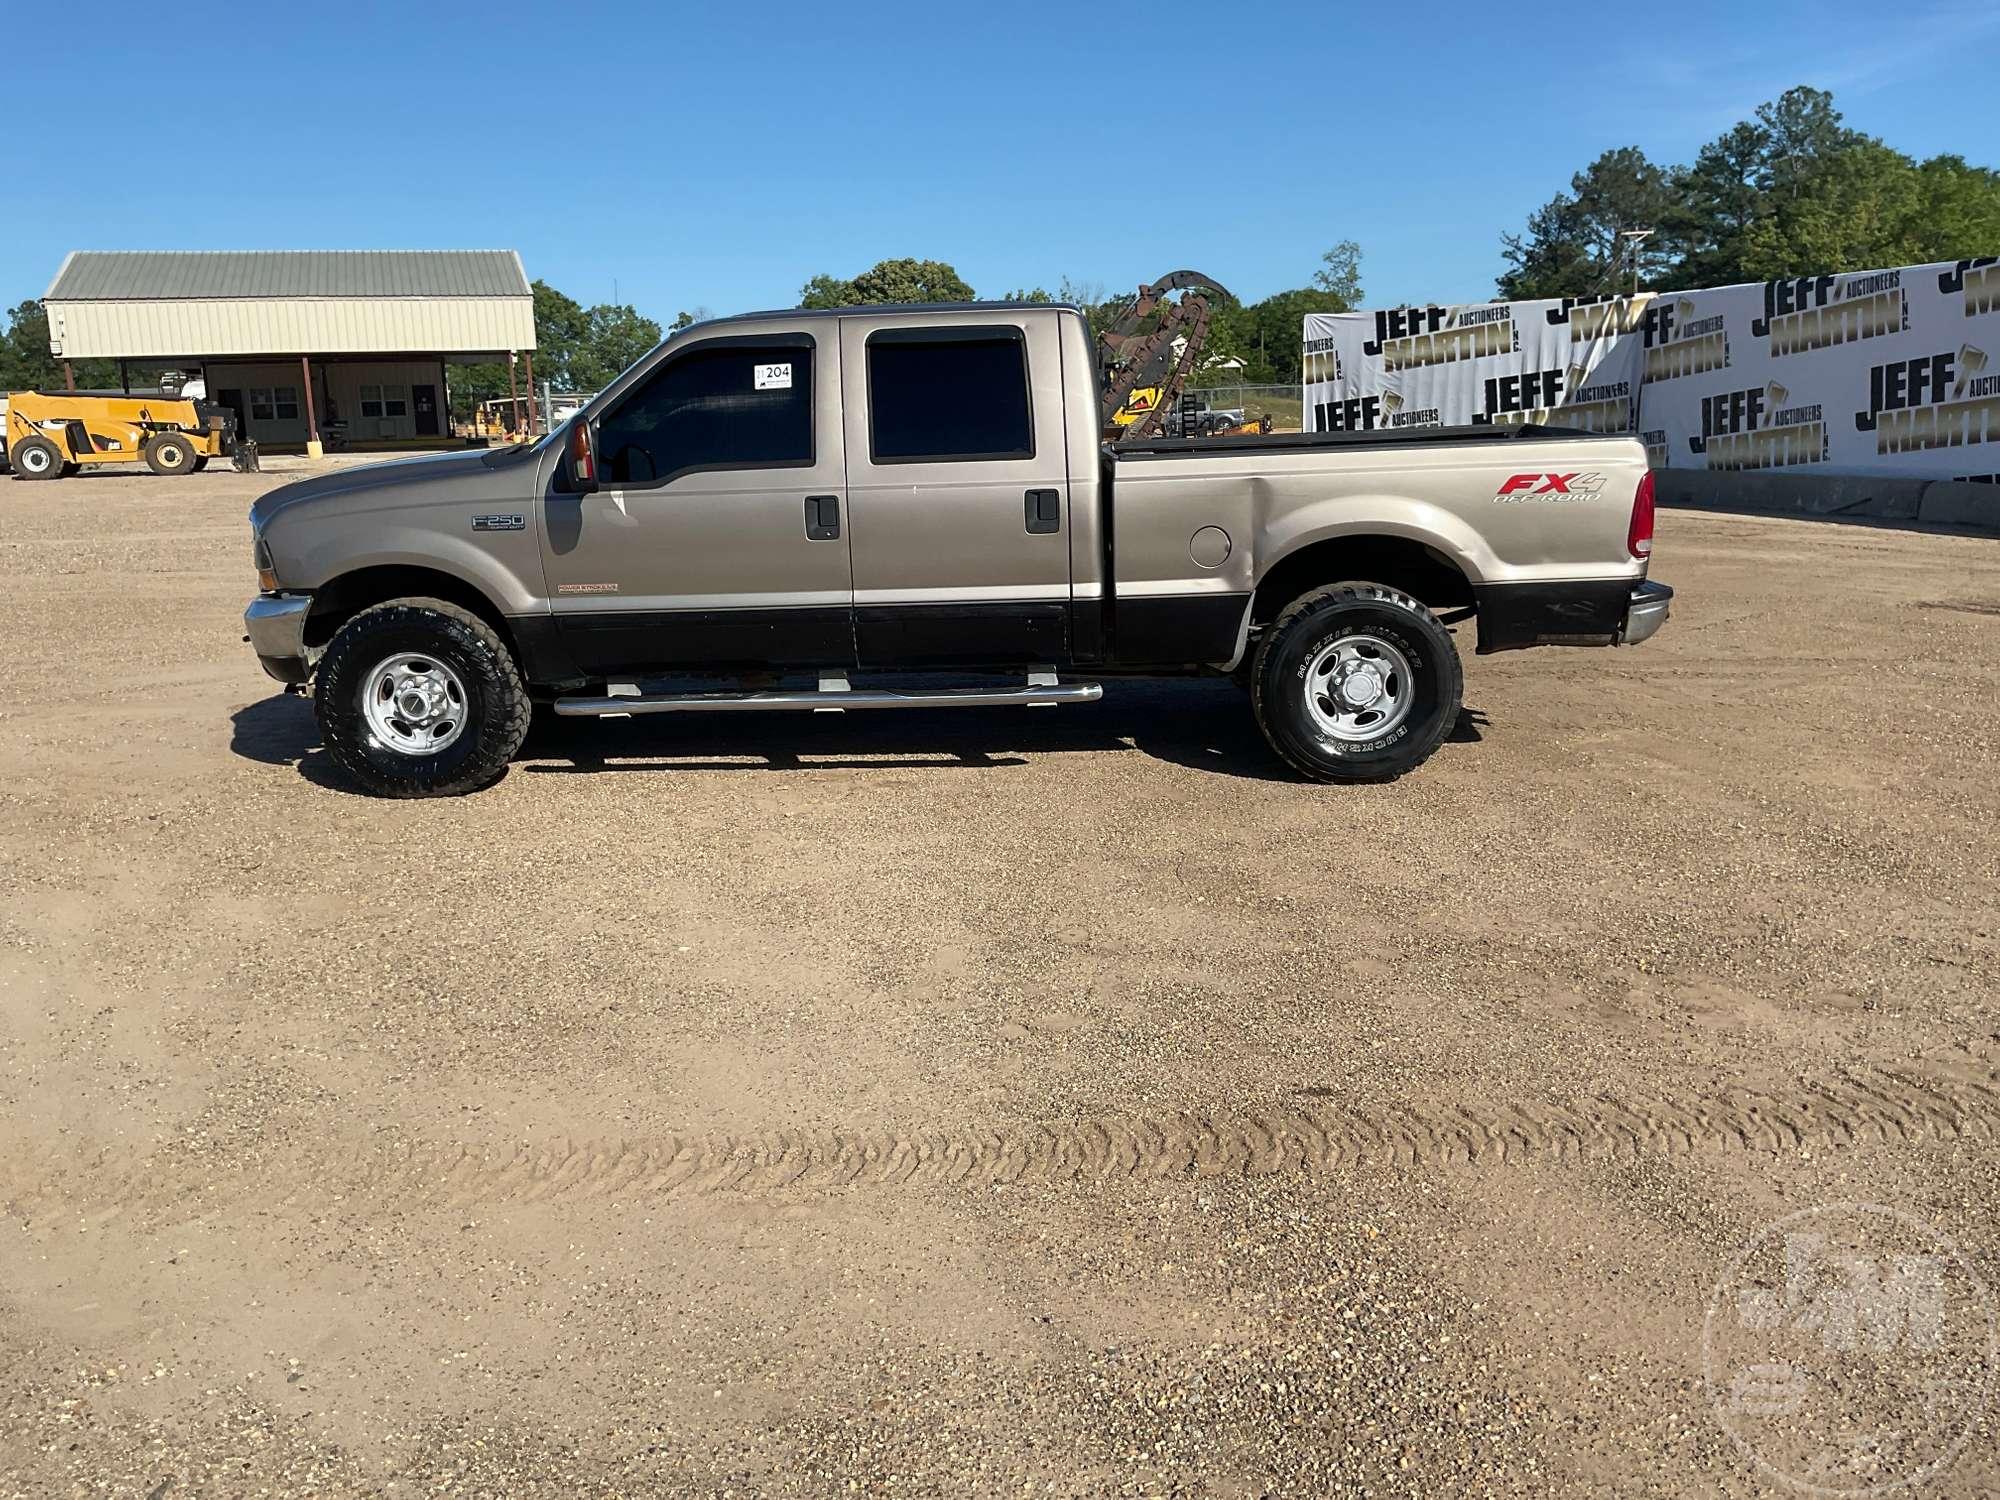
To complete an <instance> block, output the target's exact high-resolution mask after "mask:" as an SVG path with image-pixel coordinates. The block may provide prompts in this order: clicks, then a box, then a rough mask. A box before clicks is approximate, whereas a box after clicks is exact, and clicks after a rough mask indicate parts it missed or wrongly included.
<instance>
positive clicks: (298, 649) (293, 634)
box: [243, 594, 313, 685]
mask: <svg viewBox="0 0 2000 1500" xmlns="http://www.w3.org/2000/svg"><path fill="white" fill-rule="evenodd" d="M311 609H312V596H311V595H309V594H259V595H258V596H257V597H256V598H255V599H252V600H251V601H250V607H249V608H248V609H246V610H244V611H243V629H244V631H245V636H244V638H245V639H246V640H248V641H249V642H250V649H251V650H253V651H255V652H256V653H257V660H258V662H259V663H260V664H261V665H262V666H263V668H264V670H265V671H266V672H267V673H269V674H270V675H271V676H273V677H275V678H277V680H278V681H280V682H282V683H286V684H287V685H292V684H297V683H301V682H304V681H305V680H306V679H307V678H308V677H310V676H312V669H313V662H312V657H311V656H309V655H308V654H307V652H306V614H307V613H308V611H310V610H311Z"/></svg>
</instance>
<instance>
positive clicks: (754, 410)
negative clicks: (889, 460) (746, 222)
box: [543, 323, 854, 676]
mask: <svg viewBox="0 0 2000 1500" xmlns="http://www.w3.org/2000/svg"><path fill="white" fill-rule="evenodd" d="M594 425H595V428H596V452H597V463H598V476H599V482H600V484H601V486H602V488H600V489H599V490H598V491H597V492H596V493H595V494H590V495H581V496H578V495H565V494H561V493H554V494H551V495H550V496H549V498H548V501H547V507H546V513H545V520H546V522H547V524H546V525H545V526H544V528H543V548H544V564H545V569H546V572H547V577H548V586H549V592H550V595H551V603H552V605H553V608H554V611H555V615H556V619H557V622H558V624H559V626H560V628H561V630H562V633H563V637H564V640H565V642H566V643H567V644H568V646H569V648H570V651H571V653H572V654H573V656H574V657H575V659H576V662H577V665H578V666H579V667H581V668H582V669H583V670H584V671H586V672H588V673H591V674H593V675H605V676H615V675H619V674H624V673H631V674H635V675H636V674H640V673H644V672H647V671H671V670H673V669H676V668H693V667H703V668H717V669H728V670H735V671H743V670H757V669H779V668H786V667H808V666H850V665H852V664H853V660H854V635H853V621H852V605H853V587H854V584H853V573H852V568H851V565H850V563H849V560H848V526H847V492H846V484H845V478H844V466H843V457H842V439H841V430H840V351H839V349H838V348H837V347H835V345H834V341H833V340H832V339H831V338H827V339H824V340H820V339H815V338H814V336H813V335H812V334H811V333H810V332H808V331H806V330H805V327H804V326H803V325H801V326H800V327H797V328H787V327H785V325H784V324H782V323H777V324H773V325H772V326H771V327H770V328H769V329H768V330H759V331H757V332H754V333H748V334H742V335H733V336H727V337H718V338H708V339H701V340H699V341H696V342H692V343H687V344H683V345H680V346H677V347H675V348H673V349H671V350H669V351H668V352H667V353H666V354H665V355H664V357H663V358H662V359H661V360H660V361H659V362H658V363H656V364H654V365H653V366H652V367H650V368H649V369H648V370H646V371H645V372H644V373H643V374H641V375H640V376H639V377H638V378H637V379H636V380H635V381H634V382H633V384H632V385H631V386H630V387H628V388H627V389H626V390H625V391H623V392H622V393H620V394H619V395H618V396H617V397H615V398H614V399H613V400H612V402H611V403H610V404H609V405H608V406H607V407H606V408H605V409H604V410H603V411H602V412H601V413H600V414H599V415H598V416H597V418H596V419H595V423H594Z"/></svg>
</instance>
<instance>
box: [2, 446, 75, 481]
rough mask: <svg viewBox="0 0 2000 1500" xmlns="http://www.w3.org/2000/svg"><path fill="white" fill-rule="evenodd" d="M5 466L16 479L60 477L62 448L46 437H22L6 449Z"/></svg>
mask: <svg viewBox="0 0 2000 1500" xmlns="http://www.w3.org/2000/svg"><path fill="white" fill-rule="evenodd" d="M7 467H8V468H10V469H12V470H13V471H14V477H15V478H16V479H60V478H61V477H62V472H63V456H62V449H60V448H58V447H57V446H56V445H55V444H54V443H52V442H50V441H49V440H48V439H47V438H43V437H31V438H22V439H21V441H20V442H18V443H16V444H14V446H13V447H11V448H9V449H8V450H7Z"/></svg>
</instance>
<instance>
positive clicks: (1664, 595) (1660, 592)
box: [1618, 579, 1674, 646]
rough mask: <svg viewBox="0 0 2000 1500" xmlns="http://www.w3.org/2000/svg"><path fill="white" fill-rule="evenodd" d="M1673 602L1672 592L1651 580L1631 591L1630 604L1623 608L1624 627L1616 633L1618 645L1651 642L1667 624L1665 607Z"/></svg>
mask: <svg viewBox="0 0 2000 1500" xmlns="http://www.w3.org/2000/svg"><path fill="white" fill-rule="evenodd" d="M1673 602H1674V591H1673V590H1672V589H1670V588H1668V587H1667V586H1666V585H1665V584H1664V583H1654V582H1653V581H1652V580H1651V579H1648V580H1647V581H1646V582H1644V583H1642V584H1640V585H1639V586H1638V587H1637V588H1635V589H1634V590H1632V602H1631V603H1630V604H1628V605H1626V606H1625V625H1624V628H1622V629H1621V630H1620V631H1619V632H1618V644H1619V645H1621V646H1636V645H1638V644H1639V642H1641V641H1649V640H1651V639H1652V638H1653V636H1654V635H1655V634H1657V633H1658V631H1659V628H1660V627H1661V626H1662V625H1664V624H1666V623H1667V607H1668V606H1669V605H1671V604H1672V603H1673Z"/></svg>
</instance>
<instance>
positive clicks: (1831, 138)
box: [1499, 88, 2000, 297]
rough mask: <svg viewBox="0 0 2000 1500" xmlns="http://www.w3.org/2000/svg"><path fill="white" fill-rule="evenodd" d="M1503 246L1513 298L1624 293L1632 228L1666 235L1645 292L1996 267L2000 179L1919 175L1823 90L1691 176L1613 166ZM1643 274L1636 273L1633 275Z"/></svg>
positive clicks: (1800, 94) (1639, 159) (1765, 114)
mask: <svg viewBox="0 0 2000 1500" xmlns="http://www.w3.org/2000/svg"><path fill="white" fill-rule="evenodd" d="M1570 187H1571V190H1570V191H1569V192H1568V193H1562V194H1558V195H1557V196H1556V197H1555V198H1554V199H1552V200H1551V201H1550V202H1548V203H1546V204H1544V205H1543V206H1542V207H1541V208H1539V209H1536V210H1535V212H1534V213H1532V214H1531V215H1529V217H1528V223H1527V227H1526V232H1525V233H1523V234H1519V235H1513V234H1508V235H1503V236H1501V245H1502V251H1501V253H1502V257H1503V258H1504V259H1505V260H1506V262H1507V270H1506V271H1504V272H1503V273H1502V274H1501V276H1500V278H1499V289H1500V294H1501V295H1502V296H1503V297H1557V296H1579V297H1581V296H1590V295H1593V294H1595V293H1600V292H1606V291H1611V290H1614V289H1615V288H1616V286H1618V285H1619V284H1621V283H1622V280H1623V277H1622V276H1621V275H1620V271H1621V269H1623V268H1628V267H1629V261H1621V260H1619V259H1618V258H1617V251H1616V248H1615V243H1614V241H1615V237H1616V233H1617V230H1618V229H1620V228H1633V227H1639V226H1645V227H1651V228H1654V229H1656V230H1657V233H1656V234H1655V235H1654V237H1653V238H1652V239H1650V240H1648V241H1647V242H1646V245H1645V248H1644V250H1643V252H1642V254H1641V260H1640V270H1641V277H1642V282H1643V283H1644V284H1647V285H1651V286H1654V287H1657V288H1660V289H1663V290H1675V289H1680V288H1684V287H1699V286H1724V285H1728V284H1729V283H1732V282H1741V281H1761V280H1768V279H1771V278H1774V277H1780V276H1806V275H1819V274H1823V273H1829V272H1837V271H1855V270H1865V269H1868V268H1871V267H1883V266H1897V265H1910V264H1915V263H1918V262H1923V261H1934V260H1958V259H1962V258H1967V257H1971V256H1977V255H1990V254H1992V253H1993V247H1994V246H1995V245H1996V244H2000V173H1995V172H1994V171H1993V170H1992V169H1990V168H1987V167H1979V166H1973V165H1971V164H1969V163H1968V162H1967V161H1966V160H1965V159H1964V158H1963V157H1959V156H1936V157H1932V158H1931V159H1930V160H1929V161H1925V162H1917V161H1913V160H1912V159H1911V158H1910V157H1908V156H1907V155H1905V154H1904V153H1903V152H1900V151H1897V150H1895V149H1894V148H1893V147H1890V146H1888V145H1887V144H1885V143H1884V142H1882V141H1880V140H1877V139H1875V138H1874V137H1872V136H1868V135H1863V134H1862V133H1860V132H1859V131H1856V130H1852V129H1850V128H1849V127H1848V126H1846V125H1845V124H1843V123H1842V122H1841V116H1840V111H1839V110H1838V109H1836V108H1835V107H1834V102H1833V96H1832V95H1831V94H1829V93H1827V92H1826V91H1825V90H1823V89H1813V88H1794V89H1787V90H1786V91H1785V92H1784V93H1783V94H1781V95H1780V96H1779V97H1778V98H1776V99H1774V100H1771V101H1769V102H1768V103H1765V104H1761V105H1759V106H1758V107H1757V109H1756V111H1755V117H1754V118H1752V119H1749V120H1743V121H1740V122H1738V123H1737V124H1735V125H1733V126H1731V127H1730V128H1729V129H1728V130H1726V131H1724V132H1723V133H1722V134H1721V135H1719V136H1718V137H1716V138H1715V139H1714V140H1712V141H1710V142H1709V143H1708V144H1707V145H1705V146H1703V147H1702V148H1701V150H1700V152H1698V153H1697V154H1696V156H1695V159H1694V164H1693V165H1692V166H1688V167H1675V168H1667V169H1664V170H1662V169H1660V168H1656V167H1653V166H1652V164H1651V163H1649V162H1647V161H1646V160H1645V158H1644V157H1643V156H1641V155H1640V154H1639V153H1638V152H1637V151H1636V150H1633V149H1631V148H1626V149H1625V150H1623V151H1613V152H1607V153H1606V154H1605V155H1604V156H1602V157H1599V158H1598V160H1597V161H1596V162H1594V163H1593V164H1592V165H1591V166H1590V167H1589V168H1587V169H1586V170H1585V171H1583V172H1580V173H1578V174H1577V176H1576V177H1575V178H1573V179H1572V180H1571V185H1570ZM1626 274H1629V270H1627V271H1626Z"/></svg>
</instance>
